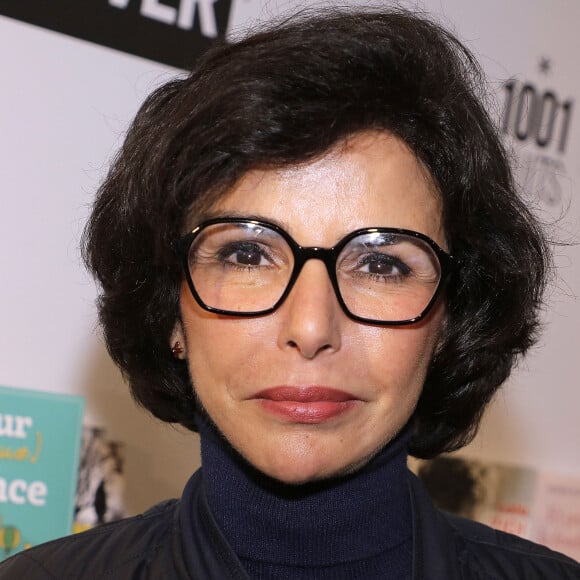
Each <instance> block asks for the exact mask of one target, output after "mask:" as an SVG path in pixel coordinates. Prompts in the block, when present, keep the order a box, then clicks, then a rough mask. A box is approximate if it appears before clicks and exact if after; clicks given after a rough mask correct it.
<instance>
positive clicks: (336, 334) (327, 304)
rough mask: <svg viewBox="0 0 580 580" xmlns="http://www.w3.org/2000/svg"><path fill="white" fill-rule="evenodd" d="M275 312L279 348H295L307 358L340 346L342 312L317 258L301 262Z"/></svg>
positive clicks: (323, 266)
mask: <svg viewBox="0 0 580 580" xmlns="http://www.w3.org/2000/svg"><path fill="white" fill-rule="evenodd" d="M279 315H280V317H281V318H280V320H281V327H280V335H279V345H280V347H281V348H293V349H296V350H298V351H299V352H300V353H301V354H302V356H304V357H305V358H307V359H313V358H315V357H316V356H317V355H319V354H321V353H323V352H334V351H336V350H338V349H340V345H341V333H340V326H341V324H342V322H343V318H345V315H344V314H343V312H342V309H341V307H340V305H339V303H338V301H337V298H336V295H335V293H334V288H333V287H332V283H331V281H330V278H329V276H328V272H327V270H326V267H325V265H324V263H323V262H321V261H320V260H308V261H307V262H306V263H305V264H304V266H303V268H302V271H301V272H300V275H299V276H298V279H297V280H296V282H295V284H294V286H293V288H292V290H291V291H290V294H289V295H288V297H287V298H286V300H285V302H284V304H283V305H282V306H281V307H280V311H279Z"/></svg>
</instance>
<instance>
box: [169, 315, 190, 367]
mask: <svg viewBox="0 0 580 580" xmlns="http://www.w3.org/2000/svg"><path fill="white" fill-rule="evenodd" d="M169 348H171V352H172V354H173V357H174V358H176V359H179V360H185V358H187V355H186V349H185V334H184V332H183V324H182V322H181V320H178V321H177V322H176V323H175V326H174V327H173V331H172V332H171V337H170V339H169Z"/></svg>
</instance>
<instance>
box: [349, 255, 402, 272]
mask: <svg viewBox="0 0 580 580" xmlns="http://www.w3.org/2000/svg"><path fill="white" fill-rule="evenodd" d="M359 264H360V266H359V271H360V272H364V273H368V274H371V275H374V276H380V277H384V278H391V277H396V276H406V275H407V274H409V272H410V269H409V267H408V266H407V265H406V264H405V263H404V262H401V260H399V259H398V258H396V257H394V256H390V255H388V254H370V255H368V256H365V257H364V258H363V259H362V260H361V261H360V262H359Z"/></svg>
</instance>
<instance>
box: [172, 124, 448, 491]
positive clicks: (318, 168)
mask: <svg viewBox="0 0 580 580" xmlns="http://www.w3.org/2000/svg"><path fill="white" fill-rule="evenodd" d="M214 210H215V211H214V212H212V215H213V214H214V213H215V214H216V215H223V216H231V215H234V216H252V217H254V218H255V217H258V216H259V217H260V218H261V219H264V220H266V221H273V222H275V223H278V224H280V225H281V226H282V227H283V228H284V229H285V230H286V231H287V232H288V233H289V234H290V235H291V236H292V237H293V238H294V239H295V240H296V241H297V242H298V243H299V244H301V245H302V246H324V247H331V246H333V245H334V244H336V242H337V241H339V240H340V239H341V238H343V237H344V236H345V235H346V234H348V233H349V232H351V231H353V230H356V229H359V228H365V227H372V226H392V227H399V228H407V229H411V230H416V231H418V232H422V233H424V234H426V235H427V236H429V237H431V238H432V239H433V240H435V241H436V242H437V243H438V244H439V245H440V246H442V247H445V239H444V232H443V228H442V224H441V206H440V199H439V197H438V194H437V193H435V188H434V187H433V185H432V184H431V183H430V181H429V178H428V177H427V174H426V171H425V170H424V169H423V168H422V167H421V166H420V165H419V164H418V162H417V161H416V159H415V157H414V156H413V154H412V153H410V152H409V150H408V149H407V148H406V147H405V146H404V145H403V144H402V142H401V141H399V140H398V139H396V138H394V137H392V136H390V135H388V134H386V133H378V132H366V133H361V134H358V135H356V136H354V137H353V138H351V139H349V141H348V143H346V144H344V145H341V146H340V147H336V148H334V149H333V150H331V151H329V152H328V153H327V154H325V155H324V156H322V157H321V158H319V159H317V160H316V161H313V162H310V163H306V164H303V165H298V166H293V167H287V168H283V169H276V170H255V171H250V172H249V173H247V174H246V175H244V176H243V178H242V179H241V180H240V181H239V182H238V183H237V185H236V186H235V187H233V189H232V190H231V191H230V192H228V194H227V195H226V196H225V197H223V198H222V200H221V201H220V202H219V203H218V204H217V206H216V207H215V208H214ZM181 313H182V324H181V323H180V324H178V326H177V327H176V329H175V332H174V334H173V337H172V338H173V340H180V341H181V343H182V344H184V345H185V352H184V356H186V357H187V359H188V364H189V369H190V372H191V376H192V380H193V384H194V388H195V390H196V393H197V396H198V398H199V400H200V401H201V403H202V404H203V406H204V407H205V409H206V411H207V413H208V414H209V416H210V417H211V418H212V420H213V421H214V423H215V424H216V425H217V427H218V428H219V429H220V431H221V432H222V433H223V434H224V435H225V437H226V438H227V439H228V441H229V442H230V443H231V445H232V446H233V447H234V448H235V449H237V451H238V452H239V453H240V454H241V455H242V456H244V457H245V458H246V459H247V460H248V461H249V462H250V463H251V464H253V465H254V466H255V467H257V468H258V469H259V470H261V471H262V472H264V473H266V474H267V475H269V476H271V477H274V478H277V479H279V480H281V481H284V482H287V483H303V482H307V481H313V480H317V479H321V478H326V477H330V476H335V475H340V474H345V473H348V472H351V471H353V470H355V469H357V468H358V467H360V466H362V465H364V464H365V463H366V462H367V461H368V460H369V459H370V458H371V457H373V455H375V454H376V453H377V452H378V451H379V450H380V449H381V448H382V447H383V446H384V445H385V444H386V443H388V442H389V441H390V440H391V439H392V438H393V437H394V436H395V435H396V434H397V433H398V432H399V431H400V430H401V428H402V427H403V426H404V425H405V424H406V423H407V421H408V419H409V418H410V416H411V414H412V413H413V410H414V408H415V405H416V403H417V399H418V397H419V395H420V393H421V388H422V385H423V382H424V378H425V374H426V371H427V367H428V365H429V361H430V359H431V356H432V353H433V349H434V347H435V344H436V342H437V338H438V335H439V331H440V328H441V324H442V318H443V308H442V307H441V306H440V305H439V306H437V307H436V308H435V309H433V310H432V311H431V312H430V314H429V315H428V316H427V318H426V319H425V320H423V321H422V322H421V323H417V324H414V325H410V326H402V327H380V326H375V325H372V324H361V323H357V322H354V321H353V320H350V319H349V318H347V316H346V315H345V314H344V312H343V311H342V310H341V308H340V306H339V304H338V302H337V299H336V296H335V294H334V291H333V288H332V286H331V282H330V279H329V277H328V274H327V271H326V269H325V266H324V264H323V263H322V262H321V261H320V260H309V261H308V262H306V264H305V265H304V268H303V270H302V272H301V274H300V276H299V277H298V279H297V281H296V284H295V286H294V287H293V289H292V291H291V293H290V294H289V296H288V298H287V299H286V301H285V302H284V303H283V304H282V306H281V307H280V308H279V309H278V310H277V311H275V312H274V313H273V314H269V315H267V316H261V317H256V318H233V317H226V316H217V315H215V314H211V313H209V312H206V311H204V310H202V309H201V308H200V307H199V306H198V304H197V303H196V301H195V300H194V298H193V297H192V295H191V293H190V291H189V289H188V287H187V285H186V284H185V283H184V284H183V286H182V290H181ZM337 393H338V394H337ZM318 398H321V399H323V400H322V401H320V400H317V399H318ZM328 398H330V399H331V400H330V401H328V400H326V399H328ZM335 398H338V399H347V400H346V402H344V401H343V400H341V401H338V402H337V401H335V400H332V399H335ZM277 399H284V400H283V401H278V400H277ZM309 406H310V408H309ZM287 409H290V410H289V411H288V412H286V410H287Z"/></svg>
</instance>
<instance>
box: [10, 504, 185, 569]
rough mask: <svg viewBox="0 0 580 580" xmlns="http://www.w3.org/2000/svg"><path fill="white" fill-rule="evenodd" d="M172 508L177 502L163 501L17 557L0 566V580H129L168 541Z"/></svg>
mask: <svg viewBox="0 0 580 580" xmlns="http://www.w3.org/2000/svg"><path fill="white" fill-rule="evenodd" d="M177 506H178V501H177V500H170V501H166V502H163V503H161V504H158V505H156V506H154V507H153V508H151V509H150V510H148V511H147V512H145V513H143V514H141V515H139V516H135V517H132V518H127V519H124V520H120V521H118V522H113V523H110V524H105V525H102V526H99V527H97V528H94V529H92V530H88V531H86V532H82V533H80V534H75V535H72V536H66V537H64V538H59V539H57V540H52V541H51V542H47V543H45V544H41V545H39V546H35V547H34V548H30V549H28V550H25V551H23V552H20V553H19V554H16V555H15V556H12V557H11V558H9V559H7V560H5V561H4V562H2V563H0V580H21V579H22V578H26V579H27V580H56V579H58V580H63V579H69V578H70V579H71V580H72V579H75V580H77V579H78V578H95V579H97V578H104V577H107V578H126V579H129V578H135V577H137V571H138V570H144V569H146V568H147V566H148V564H149V563H150V562H151V561H152V560H153V558H154V557H155V555H156V554H158V552H159V551H160V550H162V548H163V547H164V546H165V545H166V544H168V543H170V542H171V537H172V529H173V526H174V520H175V511H176V508H177ZM138 577H145V575H139V576H138Z"/></svg>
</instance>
